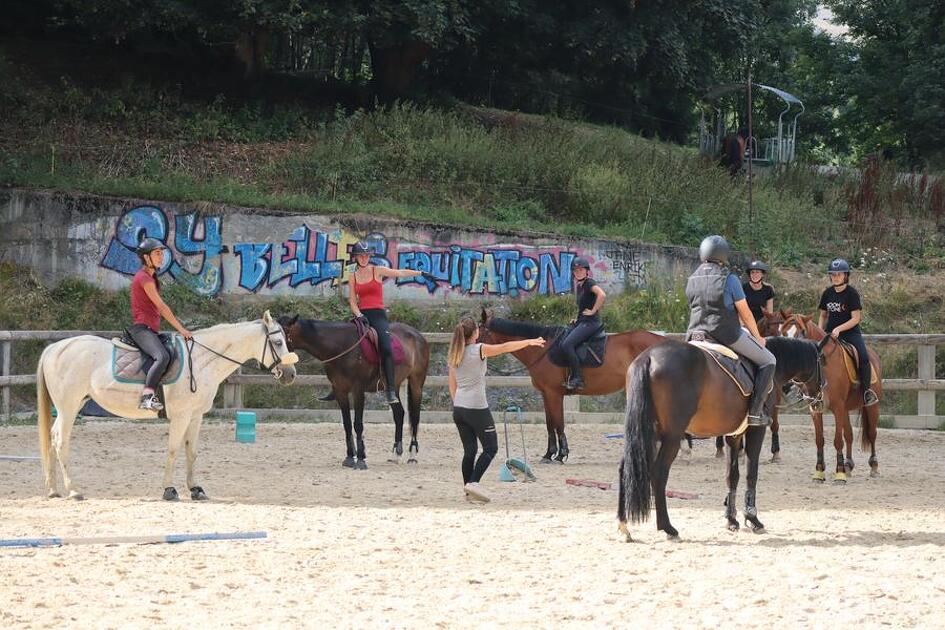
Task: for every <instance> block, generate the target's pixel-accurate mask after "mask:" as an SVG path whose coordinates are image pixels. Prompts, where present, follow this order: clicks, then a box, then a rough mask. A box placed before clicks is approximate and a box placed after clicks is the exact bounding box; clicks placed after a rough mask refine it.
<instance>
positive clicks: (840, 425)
mask: <svg viewBox="0 0 945 630" xmlns="http://www.w3.org/2000/svg"><path fill="white" fill-rule="evenodd" d="M833 418H834V422H835V424H834V433H833V447H834V449H836V451H837V470H836V472H835V473H834V475H833V482H834V483H837V484H845V483H846V482H847V462H846V460H845V459H844V457H843V443H844V440H845V433H846V432H847V431H848V430H849V432H850V433H852V432H853V428H852V427H850V428H849V429H847V427H848V426H849V425H850V414H849V413H848V412H847V410H846V409H845V408H844V409H841V410H840V412H839V413H838V412H837V411H836V410H834V412H833ZM851 448H852V447H851ZM850 468H851V470H852V465H851V467H850Z"/></svg>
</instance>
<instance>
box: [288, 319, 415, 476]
mask: <svg viewBox="0 0 945 630" xmlns="http://www.w3.org/2000/svg"><path fill="white" fill-rule="evenodd" d="M279 323H280V324H282V327H283V328H284V329H285V332H286V339H288V341H289V347H290V348H294V349H296V350H297V349H302V350H305V351H306V352H308V353H309V354H310V355H312V356H313V357H315V358H316V359H318V360H319V361H322V362H323V363H324V364H325V375H326V376H327V377H328V380H329V381H331V388H332V391H333V392H334V394H335V399H336V400H337V401H338V407H339V408H340V409H341V418H342V421H343V423H344V428H345V445H346V446H347V456H346V457H345V459H344V462H342V465H343V466H345V467H347V468H355V469H357V470H365V469H367V463H366V462H365V461H364V460H365V457H366V453H365V451H364V422H363V418H364V393H365V392H374V391H377V388H378V383H383V379H382V378H381V374H380V369H379V367H378V365H377V364H376V363H368V362H367V361H366V360H365V359H364V355H363V354H362V353H361V348H360V343H359V341H360V336H359V334H358V330H357V328H356V327H355V325H354V324H352V323H349V322H323V321H317V320H313V319H299V316H298V315H296V316H295V317H288V316H282V317H280V318H279ZM390 332H391V334H392V335H394V336H395V337H397V339H399V340H400V343H401V344H402V345H403V348H404V362H403V363H402V364H400V365H398V366H397V367H396V369H395V372H396V374H395V376H394V383H395V384H396V386H397V387H398V388H399V387H400V384H401V383H402V382H403V381H404V380H406V381H407V408H408V411H409V412H410V450H409V458H408V460H407V463H410V464H415V463H417V453H418V451H419V448H420V447H419V444H418V442H417V428H418V427H419V426H420V401H421V399H422V397H423V384H424V382H425V381H426V378H427V367H428V366H429V365H430V346H429V344H427V340H426V339H424V337H423V335H421V334H420V333H419V332H418V331H417V330H416V329H415V328H412V327H410V326H407V325H405V324H391V326H390ZM349 395H351V396H352V399H350V400H349ZM352 401H353V402H354V432H355V434H356V435H357V443H355V440H354V437H353V436H352V433H351V402H352ZM391 410H392V412H393V414H394V446H393V448H392V449H391V453H392V456H393V458H392V461H400V457H401V455H403V452H404V447H403V435H404V408H403V406H402V405H394V406H393V407H391ZM355 456H357V460H355Z"/></svg>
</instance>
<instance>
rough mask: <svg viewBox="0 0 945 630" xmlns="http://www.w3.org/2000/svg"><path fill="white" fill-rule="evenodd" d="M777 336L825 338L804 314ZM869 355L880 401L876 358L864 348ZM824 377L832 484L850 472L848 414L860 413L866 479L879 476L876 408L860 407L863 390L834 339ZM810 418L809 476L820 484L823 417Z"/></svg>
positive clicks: (826, 356) (786, 323)
mask: <svg viewBox="0 0 945 630" xmlns="http://www.w3.org/2000/svg"><path fill="white" fill-rule="evenodd" d="M781 333H782V334H783V335H785V336H786V337H796V338H800V339H811V340H813V341H822V340H824V338H825V337H826V336H827V333H825V332H824V331H823V329H821V328H820V327H819V326H817V324H815V323H814V320H813V318H811V317H807V316H805V315H800V314H795V315H791V316H789V317H788V318H787V319H786V320H785V321H784V323H783V324H781ZM867 350H868V351H869V355H870V363H872V364H873V369H874V370H875V371H876V377H877V379H878V380H877V382H876V384H875V385H873V391H874V392H876V395H877V396H879V397H880V398H882V394H883V373H882V368H881V366H880V362H879V357H878V356H877V355H876V353H875V352H873V351H872V350H871V349H869V348H867ZM823 354H824V359H825V362H824V375H825V376H826V378H827V387H826V395H825V396H824V401H825V405H826V407H827V408H828V409H830V411H831V413H833V417H834V436H833V445H834V448H836V450H837V470H836V472H835V473H834V477H833V479H834V482H836V483H846V481H847V476H848V475H849V474H850V473H851V472H853V425H852V424H851V423H850V411H851V410H853V409H859V410H860V418H861V429H860V444H861V446H862V448H863V449H866V448H867V447H868V448H869V449H870V459H869V464H870V476H871V477H876V476H878V475H879V460H878V459H876V429H877V428H878V426H879V405H872V406H870V407H864V406H863V390H862V389H861V388H860V386H858V385H854V384H853V383H851V382H850V377H849V376H848V375H847V371H846V366H845V365H844V361H843V350H842V349H841V347H840V344H839V343H837V341H836V340H834V339H830V340H828V341H826V342H825V344H824V349H823ZM811 418H812V419H813V421H814V440H815V441H816V443H817V465H816V466H815V468H814V474H813V476H812V478H813V480H814V481H821V482H822V481H824V479H825V474H824V471H825V470H826V465H825V463H824V414H823V412H822V411H813V410H812V411H811ZM844 443H845V444H846V457H844V452H843V447H844Z"/></svg>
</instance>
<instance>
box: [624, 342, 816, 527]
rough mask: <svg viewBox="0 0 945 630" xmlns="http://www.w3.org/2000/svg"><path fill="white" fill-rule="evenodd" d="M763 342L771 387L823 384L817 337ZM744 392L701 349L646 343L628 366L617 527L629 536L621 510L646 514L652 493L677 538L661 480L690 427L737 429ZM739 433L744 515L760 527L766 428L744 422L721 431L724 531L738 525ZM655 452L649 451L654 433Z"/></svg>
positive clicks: (705, 433) (659, 521)
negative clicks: (771, 364)
mask: <svg viewBox="0 0 945 630" xmlns="http://www.w3.org/2000/svg"><path fill="white" fill-rule="evenodd" d="M766 342H767V348H768V350H770V351H771V353H772V354H774V356H775V358H776V359H777V368H776V371H775V387H780V386H781V385H783V384H784V383H786V382H788V381H791V380H793V381H795V382H797V383H799V384H800V385H801V387H802V388H803V389H805V390H807V392H808V393H809V394H810V395H812V396H818V395H819V394H820V391H821V389H822V388H823V386H824V383H823V370H822V368H821V356H820V352H819V349H818V348H817V346H816V345H815V344H813V343H812V342H809V341H802V340H798V339H787V338H784V337H767V338H766ZM747 410H748V399H747V398H746V396H744V395H743V393H742V391H741V389H740V388H739V387H738V386H737V385H736V384H735V383H734V381H733V380H732V379H731V378H730V377H729V376H728V375H727V374H726V373H725V372H724V371H723V370H722V368H720V367H719V366H718V364H717V363H716V362H715V361H714V360H713V359H712V358H710V357H709V355H708V354H706V353H705V352H704V351H703V350H701V349H699V348H697V347H696V346H694V345H692V344H687V343H682V342H679V341H667V342H665V343H662V344H659V345H656V346H653V347H651V348H648V349H647V350H645V351H644V352H643V353H641V354H640V356H638V357H637V358H636V359H635V360H634V361H633V363H632V364H631V365H630V369H629V370H628V371H627V420H626V426H625V432H626V443H625V447H624V448H625V451H624V456H623V459H622V460H621V461H620V484H619V486H620V487H619V491H620V492H619V498H618V503H617V518H618V520H619V521H620V531H621V533H622V534H624V535H625V536H626V537H627V540H630V534H629V532H628V530H627V515H628V513H629V515H630V517H631V518H632V519H633V522H634V523H639V522H642V521H645V520H646V519H647V518H649V515H650V504H651V502H652V500H653V498H654V496H655V499H656V527H657V529H659V530H662V531H664V532H666V535H667V536H668V537H669V538H671V539H675V538H677V537H678V536H679V532H677V531H676V528H674V527H673V526H672V525H671V524H670V522H669V514H668V512H667V511H666V481H667V479H668V478H669V469H670V467H671V466H672V465H673V460H674V459H676V453H677V452H678V451H679V442H680V440H681V439H682V438H683V436H684V435H685V433H686V432H687V431H688V432H689V433H691V434H693V435H696V436H700V437H710V436H716V435H731V434H733V433H736V432H738V431H739V430H740V427H741V425H742V422H743V419H744V418H745V414H746V413H747ZM742 437H744V438H745V454H746V455H747V457H748V475H747V477H748V489H747V490H746V491H745V521H746V525H747V524H749V523H750V524H751V527H752V530H753V531H756V532H758V531H762V530H763V529H764V525H762V523H761V521H759V520H758V510H757V508H756V506H755V486H756V484H757V481H758V459H759V456H760V454H761V445H762V442H763V441H764V437H765V427H763V426H761V427H748V428H747V430H745V431H744V433H743V434H740V435H737V436H735V437H727V438H726V442H727V443H728V446H729V461H728V496H727V497H726V499H725V505H726V510H725V518H726V519H727V521H728V527H729V529H730V530H733V531H734V530H737V529H738V528H739V525H738V520H737V519H736V512H735V491H736V490H737V489H738V475H739V472H738V451H739V447H740V445H741V441H742ZM657 439H659V440H660V448H659V452H658V453H656V454H655V456H654V450H655V448H656V440H657Z"/></svg>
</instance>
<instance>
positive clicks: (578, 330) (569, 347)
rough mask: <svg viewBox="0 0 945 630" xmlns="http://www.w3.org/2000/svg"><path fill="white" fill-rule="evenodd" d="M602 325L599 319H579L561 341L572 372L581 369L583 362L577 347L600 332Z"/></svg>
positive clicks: (562, 349)
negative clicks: (578, 354) (579, 357)
mask: <svg viewBox="0 0 945 630" xmlns="http://www.w3.org/2000/svg"><path fill="white" fill-rule="evenodd" d="M600 327H601V323H600V319H599V318H597V317H591V318H578V321H577V323H576V324H575V325H574V328H572V329H571V331H570V332H568V334H567V335H566V336H565V338H564V339H562V340H561V351H562V352H564V355H565V356H566V357H567V358H568V364H569V365H570V366H571V370H572V371H579V370H580V369H581V362H580V360H579V359H578V356H577V347H578V346H579V345H581V344H582V343H584V342H585V341H587V340H588V339H590V338H591V337H593V336H594V334H595V333H597V331H598V330H600Z"/></svg>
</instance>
